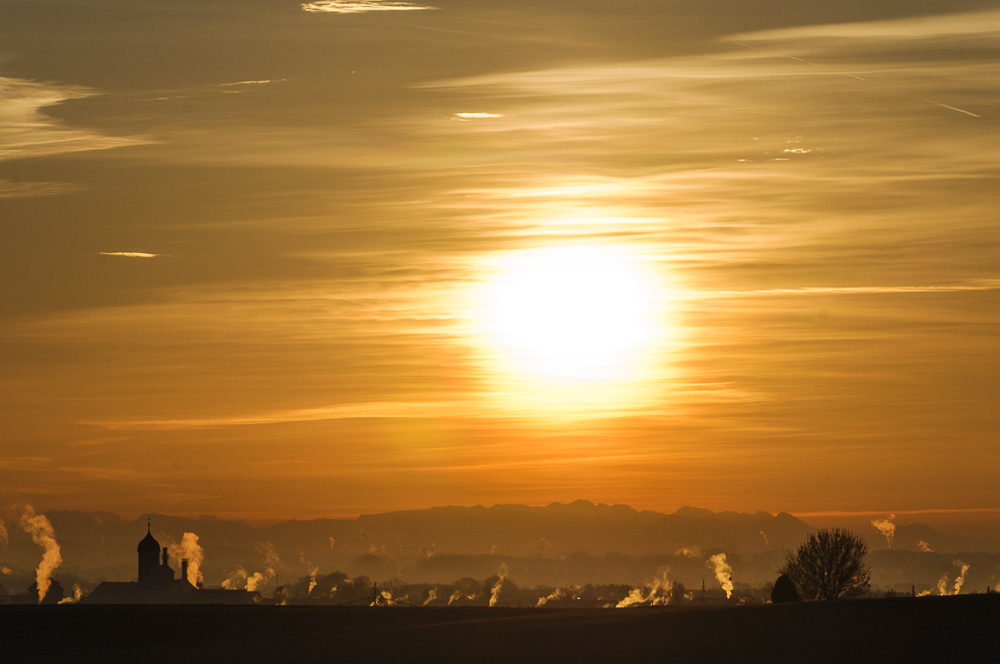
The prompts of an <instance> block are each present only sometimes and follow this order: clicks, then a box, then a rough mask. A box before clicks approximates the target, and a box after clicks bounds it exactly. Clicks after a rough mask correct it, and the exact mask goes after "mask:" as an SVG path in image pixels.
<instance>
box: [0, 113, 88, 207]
mask: <svg viewBox="0 0 1000 664" xmlns="http://www.w3.org/2000/svg"><path fill="white" fill-rule="evenodd" d="M2 103H3V102H2V101H0V104H2ZM81 190H82V187H80V186H78V185H74V184H70V183H67V182H11V181H10V180H3V179H0V198H26V197H29V196H58V195H60V194H71V193H73V192H76V191H81Z"/></svg>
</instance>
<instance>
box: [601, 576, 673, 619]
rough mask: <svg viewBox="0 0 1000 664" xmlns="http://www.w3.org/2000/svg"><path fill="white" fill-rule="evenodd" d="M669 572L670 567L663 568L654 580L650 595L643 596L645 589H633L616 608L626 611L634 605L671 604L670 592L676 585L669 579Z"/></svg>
mask: <svg viewBox="0 0 1000 664" xmlns="http://www.w3.org/2000/svg"><path fill="white" fill-rule="evenodd" d="M669 571H670V568H669V567H661V568H660V569H659V571H658V572H657V575H656V576H655V577H654V578H653V582H652V584H651V585H650V588H649V593H648V594H643V590H644V589H643V588H633V589H632V590H631V591H629V594H628V597H626V598H625V599H623V600H622V601H620V602H618V604H616V605H615V608H617V609H624V608H626V607H629V606H632V605H634V604H648V605H650V606H656V605H663V604H669V603H670V591H671V590H672V589H673V587H674V584H673V583H671V582H670V579H668V578H667V573H668V572H669Z"/></svg>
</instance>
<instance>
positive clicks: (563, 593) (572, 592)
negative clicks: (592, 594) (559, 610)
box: [535, 586, 581, 607]
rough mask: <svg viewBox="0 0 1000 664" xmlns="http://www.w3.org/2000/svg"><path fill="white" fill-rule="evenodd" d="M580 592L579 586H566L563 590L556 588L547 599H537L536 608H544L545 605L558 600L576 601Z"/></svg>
mask: <svg viewBox="0 0 1000 664" xmlns="http://www.w3.org/2000/svg"><path fill="white" fill-rule="evenodd" d="M580 592H581V588H580V586H567V587H565V588H556V589H555V590H554V591H553V592H552V593H551V594H549V595H548V596H547V597H539V598H538V603H537V604H535V606H536V607H539V606H545V605H546V604H547V603H549V602H551V601H553V600H560V599H576V598H577V597H578V596H579V594H580Z"/></svg>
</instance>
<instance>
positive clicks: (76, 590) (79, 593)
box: [59, 583, 83, 604]
mask: <svg viewBox="0 0 1000 664" xmlns="http://www.w3.org/2000/svg"><path fill="white" fill-rule="evenodd" d="M82 597H83V590H81V589H80V584H79V583H74V584H73V594H72V595H70V596H69V597H63V598H62V599H61V600H59V603H60V604H76V603H77V602H79V601H80V598H82Z"/></svg>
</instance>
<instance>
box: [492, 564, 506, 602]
mask: <svg viewBox="0 0 1000 664" xmlns="http://www.w3.org/2000/svg"><path fill="white" fill-rule="evenodd" d="M507 574H508V572H507V563H500V578H499V579H497V582H496V583H495V584H493V590H491V591H490V606H496V605H497V602H498V601H499V600H500V589H501V588H503V582H504V581H506V580H507Z"/></svg>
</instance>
